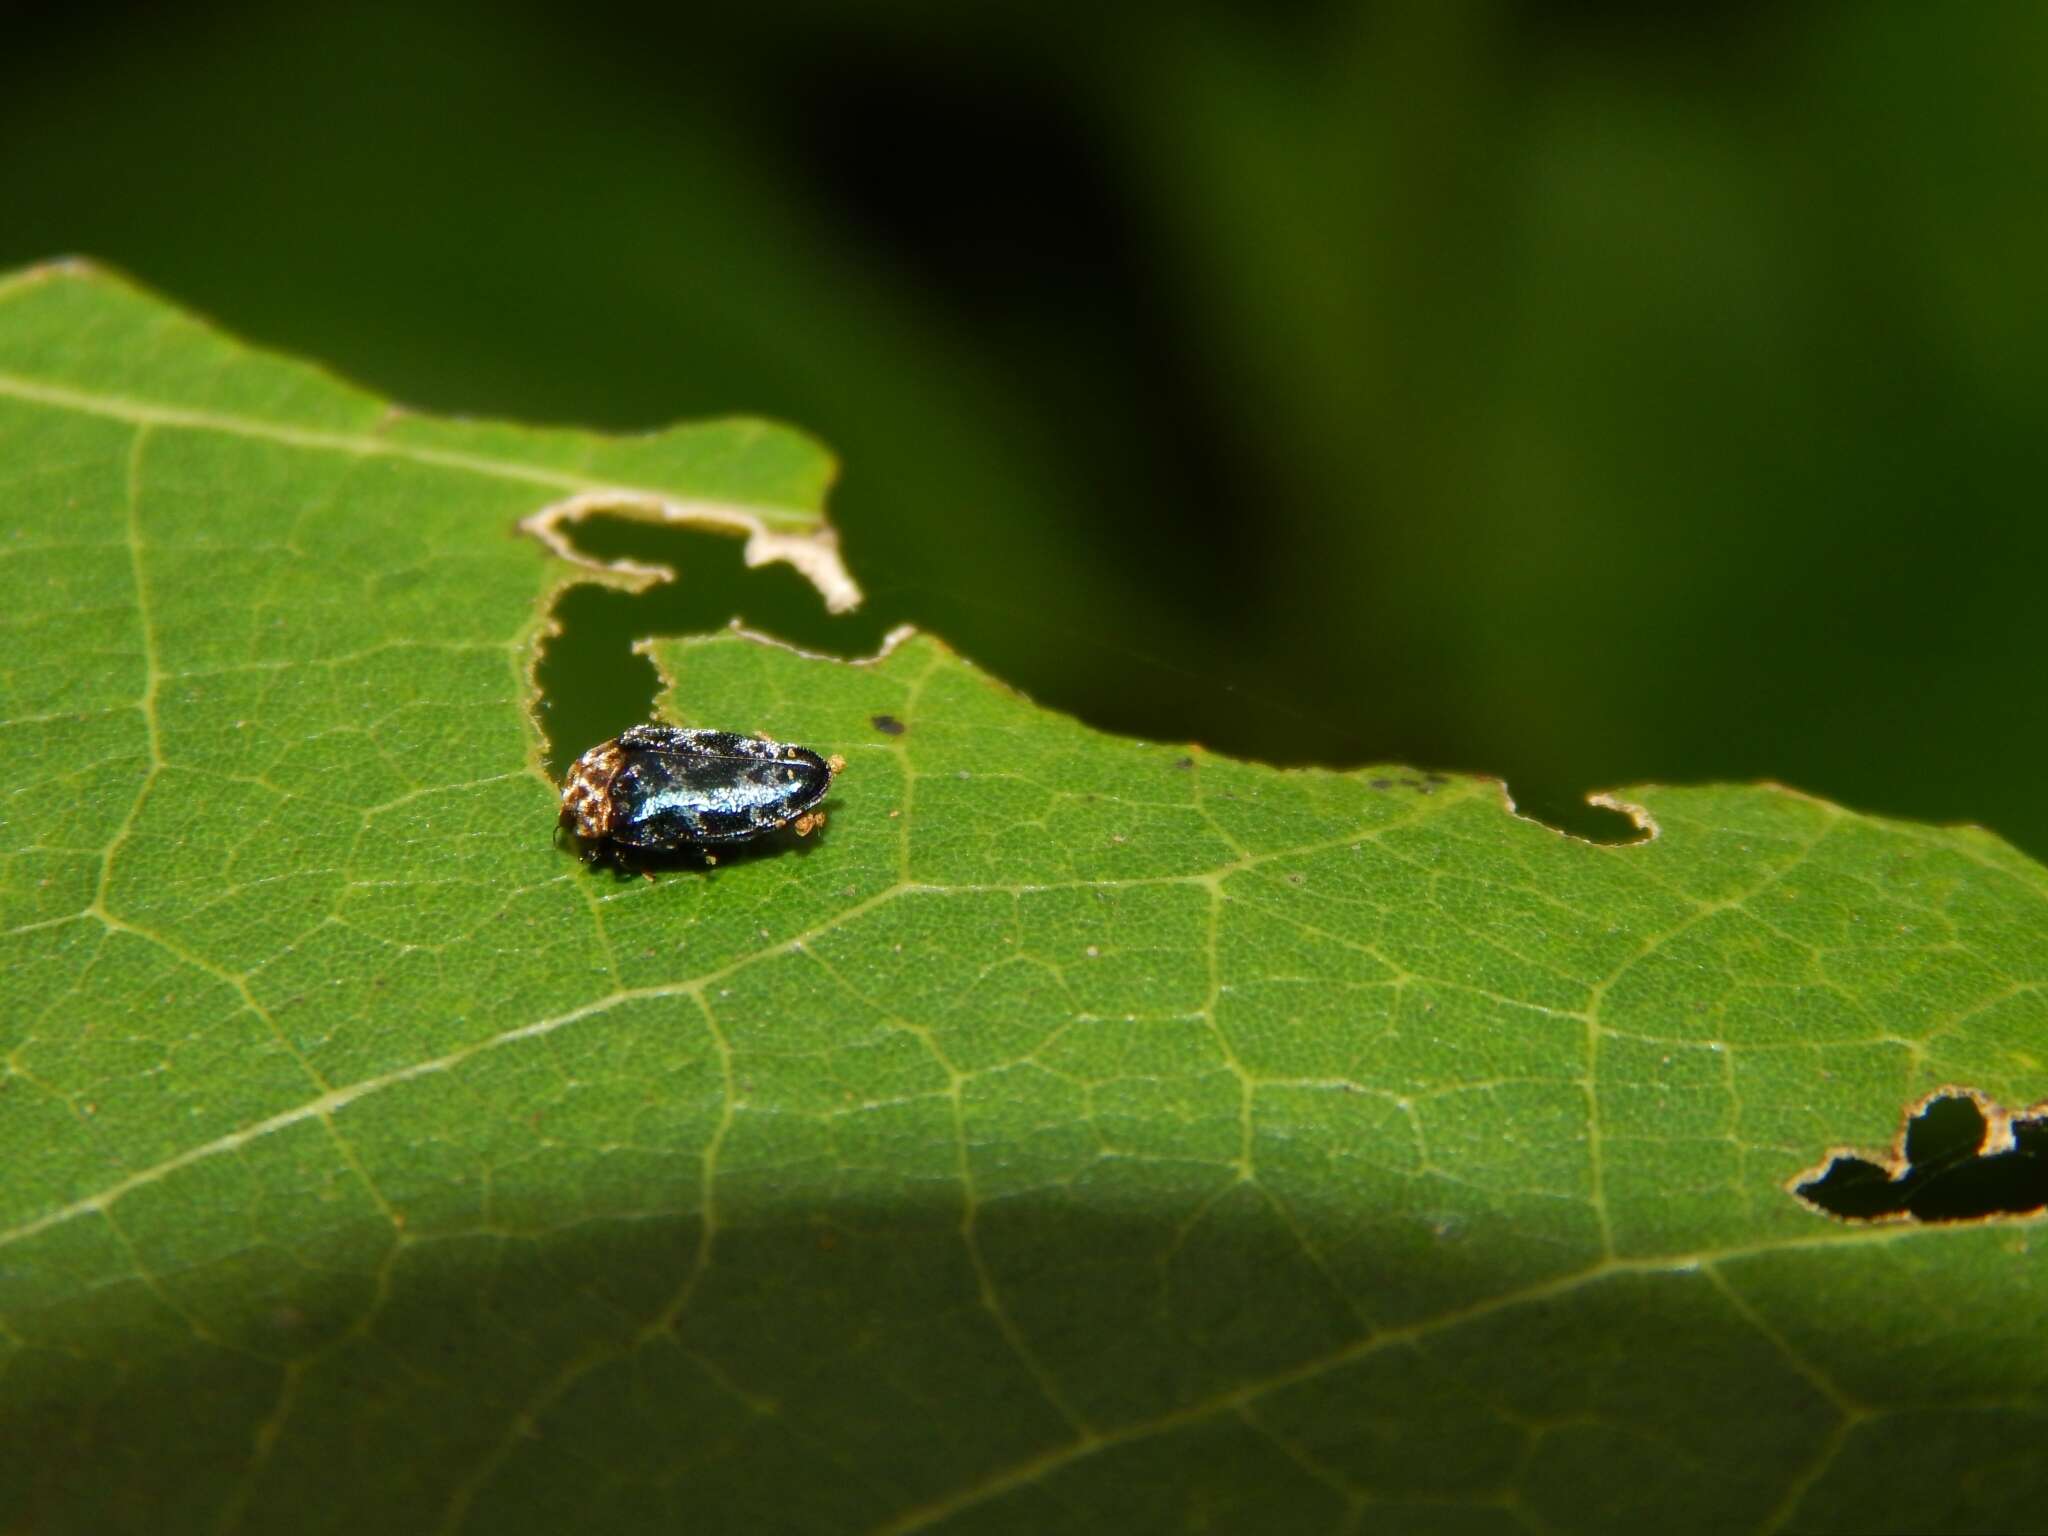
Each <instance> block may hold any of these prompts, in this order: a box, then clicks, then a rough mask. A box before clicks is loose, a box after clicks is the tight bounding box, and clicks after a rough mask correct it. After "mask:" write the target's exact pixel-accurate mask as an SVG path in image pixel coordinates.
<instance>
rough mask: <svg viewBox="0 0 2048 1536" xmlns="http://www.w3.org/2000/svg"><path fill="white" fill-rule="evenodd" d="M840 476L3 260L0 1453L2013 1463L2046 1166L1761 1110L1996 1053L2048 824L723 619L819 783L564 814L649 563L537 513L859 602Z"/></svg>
mask: <svg viewBox="0 0 2048 1536" xmlns="http://www.w3.org/2000/svg"><path fill="white" fill-rule="evenodd" d="M829 473H830V465H829V461H828V460H827V459H826V458H825V456H824V455H823V454H822V453H821V452H820V451H819V450H818V449H817V448H816V447H815V446H813V445H812V444H810V443H809V442H807V441H806V440H804V439H802V438H801V437H798V436H797V435H795V434H793V433H790V432H787V431H785V430H783V429H780V428H774V427H767V426H762V425H760V424H756V423H743V422H733V423H721V424H713V425H708V426H701V427H691V428H684V429H679V430H676V431H672V432H667V433H663V434H660V435H658V436H655V437H651V438H645V439H638V440H631V441H625V440H617V441H614V440H605V439H600V438H595V437H591V436H587V435H581V434H575V433H566V432H541V431H534V430H530V429H525V428H511V427H503V426H494V425H489V424H481V423H455V422H435V421H426V420H421V419H419V418H416V417H411V416H406V415H403V414H399V413H395V412H393V411H391V410H390V409H388V408H387V407H385V406H384V405H383V404H382V403H380V402H378V401H375V400H373V399H370V398H368V397H366V396H364V395H362V394H360V393H358V392H356V391H354V390H352V389H350V388H347V387H345V386H343V385H340V384H338V383H336V382H334V381H333V380H331V379H329V378H327V377H325V376H323V375H321V374H318V373H316V372H313V371H310V370H308V369H306V368H303V367H301V366H298V365H294V364H290V363H285V362H281V361H278V360H275V359H270V358H265V357H261V356H258V355H255V354H252V353H250V352H247V351H245V350H243V349H241V348H239V347H236V346H234V345H232V344H230V343H228V342H226V341H224V340H222V339H220V338H219V337H217V336H214V335H212V334H210V333H208V332H207V331H205V330H204V329H202V328H200V327H198V326H197V325H195V324H193V323H192V322H191V321H189V320H186V319H184V318H182V317H180V316H178V315H176V314H174V313H171V312H169V311H167V310H165V309H164V308H163V307H161V306H160V305H158V304H157V303H155V302H154V301H152V300H150V299H148V298H146V297H143V296H140V295H138V294H136V293H134V292H132V291H131V290H129V289H127V288H125V287H123V286H122V285H120V284H118V283H116V282H114V281H111V280H110V279H108V278H106V277H104V276H100V275H97V274H94V273H92V272H90V271H86V270H81V269H76V268H45V269H39V270H36V271H33V272H29V273H25V274H21V275H17V276H15V277H13V278H11V279H0V498H4V499H0V518H4V521H0V529H4V539H5V542H4V545H0V552H4V557H5V558H4V560H0V583H4V584H0V594H4V600H5V601H4V615H5V622H4V628H0V742H4V744H5V747H4V750H5V757H4V764H5V770H6V775H5V783H6V796H7V798H6V802H5V803H6V812H5V821H4V845H0V854H4V857H5V860H6V862H5V877H4V878H5V885H4V911H0V929H4V932H5V940H4V950H0V966H4V970H0V977H4V979H0V1042H4V1049H5V1056H4V1061H5V1073H4V1076H0V1159H4V1163H0V1166H4V1167H5V1168H6V1169H7V1177H6V1179H5V1180H4V1181H0V1426H4V1433H0V1529H6V1530H22V1531H28V1530H34V1531H36V1532H39V1533H40V1532H58V1531H102V1530H127V1529H144V1528H147V1529H149V1530H152V1531H156V1532H178V1531H185V1530H209V1531H223V1530H224V1531H236V1530H243V1531H267V1530H292V1531H320V1530H335V1531H350V1532H354V1531H360V1530H365V1529H398V1530H434V1529H441V1530H458V1529H460V1530H478V1531H534V1532H557V1531H566V1530H607V1531H611V1530H638V1529H655V1528H661V1529H667V1528H687V1529H704V1530H789V1531H818V1532H839V1531H861V1530H867V1531H876V1532H910V1531H923V1530H941V1529H943V1530H959V1531H1003V1532H1011V1531H1015V1532H1031V1531H1053V1530H1060V1531H1065V1530H1077V1529H1078V1530H1102V1531H1129V1530H1165V1531H1178V1530H1193V1529H1208V1530H1247V1531H1253V1530H1286V1531H1297V1530H1300V1531H1310V1530H1338V1529H1345V1528H1350V1529H1373V1530H1381V1529H1396V1530H1427V1531H1451V1530H1458V1531H1465V1530H1471V1531H1493V1530H1498V1531H1509V1530H1521V1529H1529V1528H1533V1529H1537V1530H1613V1531H1638V1530H1646V1529H1659V1530H1700V1531H1727V1530H1773V1529H1786V1530H1795V1529H1796V1530H1852V1531H1867V1530H1878V1529H1930V1530H1931V1529H1947V1530H1995V1529H2009V1528H2019V1527H2023V1526H2029V1525H2033V1524H2037V1523H2038V1520H2037V1515H2036V1513H2035V1512H2036V1511H2037V1510H2038V1508H2039V1503H2040V1499H2041V1497H2042V1495H2043V1493H2044V1492H2048V1476H2044V1473H2043V1471H2042V1464H2041V1462H2040V1459H2039V1457H2038V1456H2037V1455H2036V1454H2035V1452H2034V1446H2035V1444H2036V1443H2037V1441H2038V1439H2039V1436H2040V1434H2041V1432H2042V1430H2043V1429H2044V1428H2048V1402H2044V1390H2048V1307H2044V1306H2043V1304H2042V1303H2043V1295H2042V1291H2043V1287H2042V1282H2041V1279H2040V1276H2041V1265H2040V1262H2039V1260H2038V1259H2037V1257H2036V1256H2035V1255H2034V1254H2033V1252H2032V1239H2033V1235H2034V1232H2035V1230H2036V1228H2035V1226H2034V1225H2033V1224H2031V1223H2027V1222H2021V1221H2010V1220H2005V1221H1990V1222H1977V1223H1968V1222H1959V1223H1950V1224H1937V1225H1927V1224H1920V1223H1915V1222H1893V1223H1885V1224H1873V1223H1856V1222H1845V1221H1836V1220H1833V1219H1830V1218H1828V1217H1826V1216H1823V1215H1820V1214H1818V1213H1816V1212H1815V1211H1814V1210H1813V1209H1812V1208H1810V1207H1809V1206H1807V1205H1806V1204H1805V1203H1803V1202H1801V1201H1799V1200H1797V1199H1795V1198H1793V1196H1792V1195H1791V1194H1790V1193H1788V1190H1787V1187H1786V1186H1787V1184H1788V1181H1792V1180H1794V1179H1795V1178H1796V1177H1798V1176H1799V1175H1801V1174H1802V1173H1803V1172H1807V1171H1810V1170H1811V1169H1813V1168H1814V1167H1815V1166H1816V1165H1817V1164H1818V1163H1819V1162H1820V1161H1821V1160H1822V1158H1823V1155H1824V1154H1825V1153H1826V1152H1827V1151H1828V1150H1829V1149H1830V1148H1833V1147H1837V1146H1852V1147H1860V1148H1864V1149H1866V1150H1867V1151H1875V1150H1876V1149H1878V1148H1881V1147H1882V1146H1883V1144H1884V1143H1885V1142H1886V1141H1888V1140H1889V1139H1891V1138H1892V1137H1893V1136H1894V1135H1895V1134H1896V1133H1897V1131H1898V1127H1899V1121H1900V1115H1901V1113H1902V1111H1903V1109H1904V1108H1905V1107H1906V1106H1907V1105H1908V1103H1909V1102H1911V1101H1913V1100H1915V1099H1916V1098H1918V1097H1919V1096H1921V1095H1923V1094H1925V1093H1927V1092H1928V1091H1930V1090H1932V1089H1934V1088H1936V1087H1939V1086H1941V1085H1944V1084H1961V1085H1967V1086H1969V1087H1971V1088H1974V1089H1977V1090H1980V1091H1981V1092H1983V1093H1984V1094H1986V1095H1988V1096H1990V1097H1991V1098H1992V1099H1995V1100H1997V1101H1999V1102H2000V1103H2003V1104H2006V1105H2013V1106H2017V1105H2022V1104H2025V1103H2028V1102H2030V1101H2032V1100H2034V1099H2037V1098H2040V1097H2042V1096H2043V1081H2044V1056H2048V1046H2044V1042H2048V1000H2044V994H2043V973H2044V968H2048V961H2044V957H2048V871H2044V870H2043V869H2042V868H2041V867H2040V866H2039V865H2037V864H2035V863H2033V862H2031V861H2029V860H2028V859H2026V858H2024V857H2022V856H2021V855H2019V854H2017V853H2016V852H2014V851H2012V850H2011V849H2009V848H2008V847H2006V846H2005V845H2004V844H2002V843H2001V842H1999V841H1998V839H1996V838H1994V837H1992V836H1990V835H1989V834H1986V833H1982V832H1978V831H1974V830H1970V829H1943V830H1932V829H1927V828H1922V827H1916V826H1911V825H1905V824H1900V823H1894V822H1885V821H1879V820H1876V819H1872V818H1866V817H1861V816H1857V815H1854V814H1851V813H1848V812H1845V811H1842V810H1839V809H1837V808H1835V807H1832V806H1829V805H1826V804H1823V803H1821V802H1818V801H1815V800H1811V799H1808V798H1806V797H1804V796H1801V795H1797V794H1794V793H1791V792H1789V791H1785V790H1780V789H1775V788H1769V787H1764V788H1704V789H1668V788H1658V789H1639V790H1631V791H1628V792H1626V793H1625V794H1623V795H1622V796H1620V799H1621V800H1622V801H1623V802H1625V803H1626V804H1628V805H1631V806H1634V807H1637V808H1639V809H1638V810H1637V815H1638V817H1639V819H1640V820H1641V821H1642V823H1643V825H1644V826H1645V827H1647V828H1650V829H1653V832H1654V835H1652V836H1650V837H1648V838H1647V839H1646V840H1645V841H1642V842H1639V843H1636V844H1632V845H1629V846H1622V847H1598V846H1593V845H1590V844H1586V843H1581V842H1577V841H1574V840H1572V839H1568V838H1565V837H1561V836H1559V835H1558V834H1556V833H1554V832H1552V831H1550V830H1548V829H1546V828H1544V827H1541V826H1539V825H1536V824H1534V823H1532V822H1528V821H1524V820H1522V819H1520V818H1518V817H1516V816H1514V815H1513V814H1511V811H1510V809H1509V808H1508V807H1507V805H1506V804H1505V802H1504V800H1503V798H1502V795H1501V793H1500V791H1499V789H1498V786H1496V785H1494V784H1492V783H1491V782H1489V781H1484V780H1475V779H1446V778H1442V777H1440V776H1430V775H1423V774H1418V773H1414V772H1412V771H1407V770H1402V769H1366V770H1361V771H1359V772H1356V773H1332V772H1319V771H1286V772H1283V771H1277V770H1272V769H1268V768H1264V767H1260V766H1257V765H1252V764H1245V763H1238V762H1232V761H1228V760H1225V759H1222V758H1218V757H1216V756H1213V755H1210V754H1207V753H1204V752H1202V751H1200V750H1199V749H1190V750H1183V749H1180V748H1174V747H1162V746H1153V745H1147V744H1143V743H1138V742H1131V741H1120V740H1115V739H1112V738H1107V737H1104V736H1101V735H1098V734H1095V733H1093V732H1091V731H1088V730H1085V729H1083V728H1081V727H1080V726H1078V725H1076V724H1075V723H1073V722H1071V721H1069V720H1065V719H1062V718H1060V717H1058V716H1055V715H1051V714H1048V713H1046V712H1044V711H1042V710H1039V709H1037V708H1035V707H1034V706H1032V705H1031V704H1030V703H1029V702H1028V701H1027V700H1025V699H1022V698H1020V697H1018V696H1017V695H1015V694H1013V693H1010V692H1008V691H1007V690H1005V689H1004V688H1002V687H1001V686H1000V685H998V684H996V683H994V682H993V681H991V680H990V679H988V678H987V677H985V676H984V675H982V674H981V673H979V672H977V671H976V670H975V669H974V668H973V667H971V666H970V665H968V664H967V663H966V662H964V661H962V660H961V659H960V658H958V657H957V656H954V655H953V654H952V653H950V652H949V651H948V650H947V649H946V648H945V647H944V646H943V645H942V644H940V643H939V642H938V641H936V640H933V639H930V638H920V637H911V638H907V639H904V640H902V641H901V643H899V644H896V645H895V646H893V647H892V648H891V649H890V650H888V652H887V653H886V654H885V655H883V656H881V657H880V658H878V659H876V660H874V661H872V662H865V663H858V664H848V663H844V662H838V661H833V660H828V659H820V658H814V657H809V656H805V655H801V654H798V653H796V652H794V651H791V650H789V649H786V648H783V647H780V646H777V645H773V644H770V643H766V642H763V641H760V640H757V639H754V638H751V637H748V636H745V635H742V634H738V633H724V634H719V635H715V636H711V637H706V638H700V639H691V640H676V641H662V642H659V643H657V644H655V645H653V646H652V647H651V652H652V654H653V655H654V657H655V659H656V661H657V662H658V664H659V665H660V667H661V668H662V670H663V672H664V674H665V676H666V677H667V678H668V679H669V683H670V687H669V690H668V692H667V694H666V695H665V697H664V700H663V707H664V712H665V713H666V714H667V715H668V717H669V718H672V719H676V720H679V721H683V722H685V723H691V724H719V725H726V726H731V727H734V728H737V729H742V730H759V731H763V732H766V733H768V734H770V735H773V736H777V737H781V738H785V739H791V740H797V741H801V742H804V743H806V744H807V745H810V746H813V747H815V748H817V749H818V750H820V751H826V752H839V753H842V754H844V756H845V757H846V758H847V760H848V767H847V770H846V772H845V773H844V775H842V777H841V778H840V780H839V782H838V785H837V787H836V789H835V792H834V795H833V797H832V800H831V802H830V810H831V823H830V825H829V826H828V827H827V828H826V829H825V830H824V831H823V832H822V833H820V834H817V835H814V836H813V837H811V838H809V839H806V840H804V841H802V842H791V843H789V844H788V845H786V846H781V847H778V848H774V849H771V850H769V851H767V852H764V853H762V854H759V855H751V854H748V855H741V856H736V857H734V858H731V859H728V860H727V861H725V862H722V863H720V864H719V865H718V866H717V867H716V868H713V869H709V870H706V871H702V872H696V871H675V872H669V873H666V874H664V875H662V876H660V877H659V878H656V879H654V880H639V879H620V878H616V877H614V876H612V875H610V874H608V873H603V872H592V871H589V870H586V869H585V868H584V867H582V866H581V865H580V864H578V863H577V862H576V861H575V860H574V859H572V858H571V857H570V856H569V855H568V853H567V852H565V851H564V850H562V849H560V848H558V847H556V846H555V844H554V841H553V838H552V835H551V834H552V831H553V824H554V815H555V790H554V787H553V785H552V784H551V783H550V782H549V780H548V778H547V776H546V774H545V772H544V771H543V770H542V767H541V762H542V755H543V749H542V743H541V740H540V736H539V733H538V731H537V729H536V727H535V725H534V722H533V716H532V711H531V705H532V703H533V700H532V699H531V697H530V693H531V683H530V677H531V673H532V665H533V661H534V652H535V649H536V646H537V644H538V642H539V640H540V637H541V636H542V634H543V633H544V630H545V626H546V623H547V615H548V609H549V600H550V597H551V595H552V594H553V593H554V592H556V591H557V590H559V589H560V587H561V586H562V585H563V584H564V583H565V582H567V581H570V580H609V581H631V580H637V579H644V577H639V576H635V575H634V573H632V572H620V571H603V570H595V569H583V570H580V571H579V570H575V569H572V568H571V567H569V566H568V565H565V564H564V562H563V560H562V558H561V557H560V555H559V554H558V553H556V552H551V550H550V548H549V547H547V546H546V545H545V544H544V542H543V541H542V540H541V539H540V538H536V537H527V536H523V535H522V534H521V533H520V532H519V530H520V527H521V525H522V524H525V525H526V526H527V527H528V529H529V530H530V531H531V530H533V529H536V528H542V529H546V528H554V527H555V526H556V522H558V521H559V520H560V519H563V518H567V517H571V516H573V515H575V514H576V513H577V512H579V511H581V510H587V509H588V508H590V507H592V506H595V505H600V504H607V505H619V506H623V507H625V508H627V509H628V510H630V511H633V512H636V513H638V514H639V515H644V516H662V515H667V516H674V517H678V518H681V519H683V520H685V521H688V520H696V521H700V522H705V523H709V524H712V525H716V526H723V527H726V528H728V529H734V530H737V531H740V532H743V533H746V534H747V535H748V536H749V538H750V539H751V540H753V541H754V542H753V552H754V554H755V556H756V557H758V558H777V557H783V558H792V559H795V560H797V561H798V562H799V563H800V564H801V565H802V567H803V568H804V569H805V570H806V571H807V572H808V573H809V574H810V575H812V577H813V579H814V580H816V581H817V582H818V583H819V585H820V587H821V591H823V592H824V593H825V594H826V595H828V596H832V597H836V598H838V599H839V600H840V601H842V602H844V601H848V600H850V599H851V598H852V596H853V595H854V594H853V591H852V588H851V584H850V583H848V582H846V581H845V577H844V572H843V571H842V570H840V568H839V566H838V564H837V562H836V559H835V558H834V556H833V553H832V545H831V542H830V539H829V535H828V534H827V533H826V532H824V531H823V527H822V523H821V520H820V514H819V506H820V499H821V497H822V494H823V490H824V487H825V484H826V481H827V479H828V478H829ZM550 508H553V509H554V511H553V513H552V514H549V512H548V509H550ZM549 516H552V517H553V518H555V519H556V522H549V521H548V517H549ZM536 519H539V521H536ZM899 726H900V727H901V729H900V730H899V729H897V727H899Z"/></svg>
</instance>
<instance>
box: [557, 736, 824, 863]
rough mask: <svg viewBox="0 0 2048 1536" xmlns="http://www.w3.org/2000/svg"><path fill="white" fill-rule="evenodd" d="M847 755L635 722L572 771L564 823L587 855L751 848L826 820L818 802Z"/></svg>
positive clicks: (709, 857) (707, 855)
mask: <svg viewBox="0 0 2048 1536" xmlns="http://www.w3.org/2000/svg"><path fill="white" fill-rule="evenodd" d="M845 767H846V759H845V758H843V757H839V756H837V755H834V756H832V757H821V756H819V755H818V754H817V753H816V752H813V751H812V750H811V749H810V748H809V747H799V746H794V745H792V744H791V743H789V742H786V741H770V740H768V739H767V738H766V737H764V736H742V735H740V734H739V733H738V732H736V731H708V730H691V729H687V728H685V727H683V726H679V725H659V724H652V725H636V726H634V727H633V728H632V729H631V730H628V731H624V732H621V733H620V734H619V735H617V736H615V737H613V738H612V739H611V740H610V741H605V742H600V743H598V745H596V746H594V747H592V748H591V749H590V750H589V751H588V752H585V753H584V754H583V755H582V756H581V757H579V758H577V759H576V761H575V762H574V763H573V764H571V765H570V768H569V774H568V778H567V779H566V780H565V781H564V783H563V785H562V816H561V823H562V825H563V826H564V827H567V828H568V829H569V830H570V831H571V832H573V833H575V835H576V836H577V838H578V839H579V840H581V842H582V843H583V845H584V849H585V857H586V858H587V859H589V860H590V861H591V862H593V863H594V862H596V861H597V860H598V859H600V858H603V857H604V856H605V855H606V854H607V853H609V854H610V855H611V856H612V858H613V859H614V860H615V861H618V862H624V861H626V860H629V859H631V858H632V857H633V856H634V855H637V854H650V853H696V854H701V855H702V856H703V858H704V860H705V862H706V863H713V864H715V863H717V862H718V861H717V857H716V855H715V853H714V852H713V850H714V849H719V848H727V847H731V846H733V845H734V844H738V843H748V842H752V841H753V840H754V839H755V838H758V837H764V836H766V835H767V834H768V833H770V832H776V831H780V830H781V829H782V828H784V827H788V828H789V829H790V830H791V831H793V832H795V833H796V835H797V836H798V837H805V836H808V835H809V834H810V833H812V832H815V831H816V830H817V829H818V828H820V827H822V826H823V825H824V824H825V813H824V812H823V811H821V810H819V809H818V808H817V807H818V802H819V801H821V800H823V799H824V798H825V795H826V793H827V792H828V791H829V790H830V789H831V788H832V780H833V779H834V778H836V777H837V776H838V774H839V773H840V771H841V770H843V769H844V768H845Z"/></svg>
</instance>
